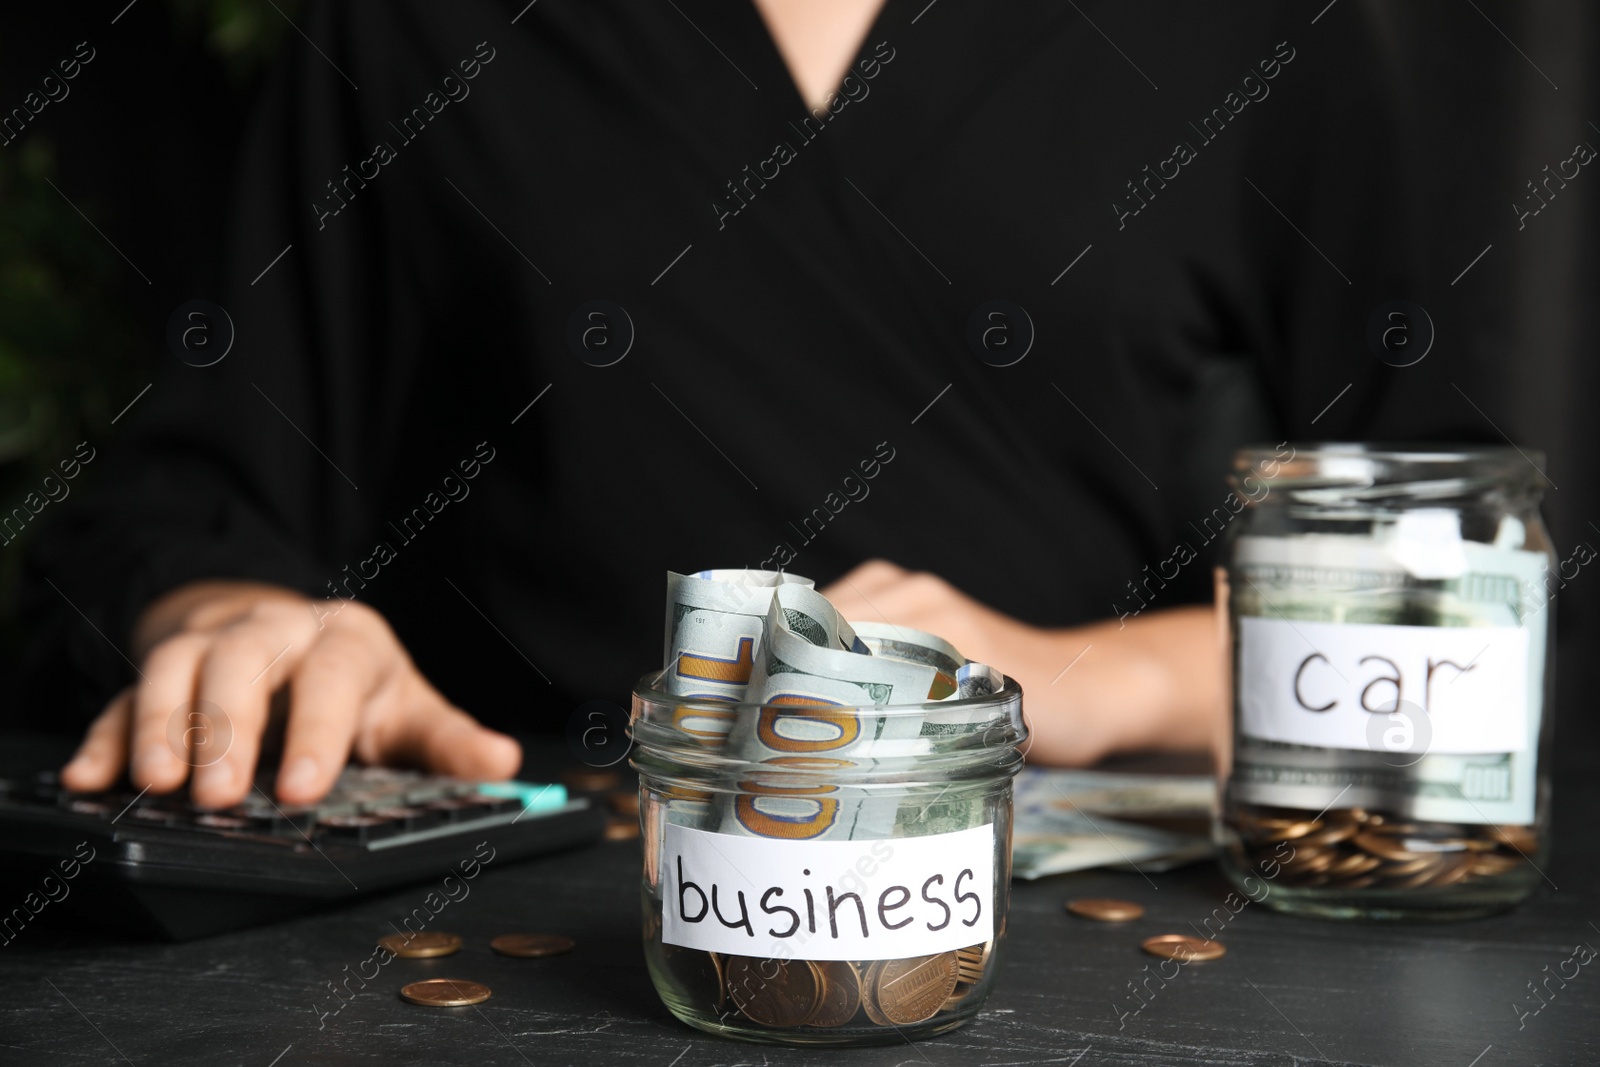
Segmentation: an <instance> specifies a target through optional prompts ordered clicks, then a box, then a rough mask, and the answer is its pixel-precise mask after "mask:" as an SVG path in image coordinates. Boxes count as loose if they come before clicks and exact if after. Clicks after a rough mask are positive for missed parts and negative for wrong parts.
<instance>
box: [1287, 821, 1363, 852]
mask: <svg viewBox="0 0 1600 1067" xmlns="http://www.w3.org/2000/svg"><path fill="white" fill-rule="evenodd" d="M1359 829H1361V828H1360V827H1359V826H1357V825H1356V824H1355V823H1353V822H1347V823H1337V824H1335V825H1333V826H1329V827H1325V828H1323V829H1321V830H1318V831H1316V832H1315V833H1310V834H1307V835H1306V836H1305V837H1302V838H1300V839H1299V840H1297V841H1296V842H1295V847H1297V848H1300V847H1304V846H1308V845H1309V846H1311V847H1313V848H1321V847H1323V846H1326V845H1337V844H1338V843H1339V842H1340V841H1344V840H1347V839H1348V838H1351V837H1354V836H1355V835H1356V831H1357V830H1359Z"/></svg>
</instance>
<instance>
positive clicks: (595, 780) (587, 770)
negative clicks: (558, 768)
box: [561, 767, 622, 793]
mask: <svg viewBox="0 0 1600 1067" xmlns="http://www.w3.org/2000/svg"><path fill="white" fill-rule="evenodd" d="M561 781H562V783H563V784H564V785H566V786H567V788H569V789H573V790H576V791H577V792H579V793H604V792H605V791H606V790H607V789H615V788H616V787H617V786H618V785H620V784H621V783H622V776H621V775H619V774H618V773H617V772H616V771H608V770H605V769H604V768H600V767H574V768H573V769H572V770H570V771H565V772H563V773H562V775H561Z"/></svg>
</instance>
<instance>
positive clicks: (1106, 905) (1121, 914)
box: [1067, 897, 1144, 923]
mask: <svg viewBox="0 0 1600 1067" xmlns="http://www.w3.org/2000/svg"><path fill="white" fill-rule="evenodd" d="M1067 910H1068V911H1070V912H1072V914H1074V915H1077V916H1079V917H1080V918H1084V919H1093V920H1094V921H1095V922H1100V923H1125V922H1131V921H1132V920H1134V919H1137V918H1139V916H1141V915H1143V914H1144V905H1142V904H1135V903H1134V902H1133V901H1131V900H1112V899H1110V898H1109V897H1087V898H1085V899H1083V900H1069V901H1067Z"/></svg>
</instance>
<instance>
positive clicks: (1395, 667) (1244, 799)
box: [1217, 444, 1556, 919]
mask: <svg viewBox="0 0 1600 1067" xmlns="http://www.w3.org/2000/svg"><path fill="white" fill-rule="evenodd" d="M1542 465H1543V457H1542V456H1540V455H1537V454H1532V453H1524V452H1522V451H1521V450H1518V449H1514V448H1478V447H1471V448H1440V449H1427V448H1424V447H1395V448H1383V447H1378V446H1369V445H1354V444H1352V445H1317V446H1291V445H1288V444H1283V445H1279V446H1277V447H1276V448H1262V449H1247V450H1244V451H1242V452H1240V453H1239V454H1238V455H1237V456H1236V457H1235V460H1234V469H1233V473H1232V475H1231V479H1230V481H1231V486H1232V495H1231V497H1230V499H1231V500H1236V501H1238V504H1239V507H1238V508H1237V509H1235V508H1233V507H1232V506H1231V505H1230V506H1229V508H1228V509H1227V510H1228V511H1230V512H1236V515H1231V516H1229V519H1231V521H1229V522H1225V523H1220V524H1219V525H1227V526H1228V528H1229V540H1228V543H1227V547H1226V551H1225V564H1224V565H1223V566H1221V567H1219V568H1218V572H1217V581H1218V596H1217V602H1218V606H1219V610H1222V611H1225V613H1226V624H1227V633H1228V637H1229V644H1230V650H1231V656H1230V664H1231V685H1230V689H1231V694H1232V705H1233V707H1232V730H1231V737H1230V740H1231V744H1230V745H1229V749H1228V752H1227V758H1226V760H1225V761H1224V768H1225V770H1224V785H1223V796H1222V804H1221V805H1220V807H1219V814H1218V825H1217V836H1218V839H1219V841H1220V842H1221V844H1222V845H1223V855H1222V865H1223V868H1224V870H1225V871H1226V873H1227V874H1228V876H1229V877H1230V878H1231V880H1232V881H1233V882H1234V884H1235V885H1236V886H1237V887H1238V888H1239V890H1240V892H1242V893H1245V894H1248V895H1249V896H1250V898H1251V899H1252V900H1255V901H1258V902H1261V903H1265V904H1267V905H1268V906H1269V907H1274V908H1278V909H1280V910H1284V911H1290V912H1298V913H1302V914H1309V915H1314V916H1321V917H1326V918H1360V919H1414V918H1435V919H1437V918H1466V917H1471V916H1476V915H1483V914H1488V913H1491V912H1495V911H1500V910H1503V909H1505V908H1508V907H1511V906H1513V905H1515V904H1516V903H1518V902H1519V901H1521V900H1522V899H1524V898H1525V897H1527V896H1528V894H1529V893H1531V892H1532V891H1533V889H1534V888H1535V887H1536V886H1537V885H1538V884H1539V882H1540V880H1541V878H1542V875H1541V873H1540V871H1541V870H1542V869H1543V868H1544V865H1545V862H1546V856H1547V854H1548V851H1549V811H1548V803H1549V793H1550V789H1549V764H1550V745H1551V714H1550V710H1551V709H1550V698H1551V694H1552V679H1551V673H1550V644H1551V637H1552V633H1551V629H1552V624H1553V621H1554V620H1553V616H1554V611H1553V604H1552V603H1551V597H1552V593H1553V589H1554V586H1555V584H1556V583H1554V582H1553V581H1552V580H1551V579H1552V567H1553V564H1554V560H1555V556H1554V553H1553V552H1552V548H1551V544H1550V540H1549V535H1548V533H1547V531H1546V530H1545V527H1544V524H1543V522H1542V520H1541V518H1540V514H1539V501H1540V498H1541V495H1542V493H1543V490H1544V487H1545V485H1546V481H1545V479H1544V476H1543V474H1542V473H1541V470H1540V468H1541V466H1542Z"/></svg>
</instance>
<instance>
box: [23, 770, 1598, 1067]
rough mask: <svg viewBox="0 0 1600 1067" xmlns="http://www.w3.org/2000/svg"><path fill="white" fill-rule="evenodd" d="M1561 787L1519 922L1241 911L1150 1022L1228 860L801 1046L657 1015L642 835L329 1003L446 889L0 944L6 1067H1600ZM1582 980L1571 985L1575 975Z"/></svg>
mask: <svg viewBox="0 0 1600 1067" xmlns="http://www.w3.org/2000/svg"><path fill="white" fill-rule="evenodd" d="M1556 784H1557V788H1556V797H1555V804H1556V854H1555V857H1554V859H1553V861H1552V862H1551V863H1550V864H1549V865H1548V866H1547V867H1546V869H1545V873H1546V874H1547V875H1548V876H1549V877H1548V879H1547V880H1546V881H1545V883H1544V884H1543V885H1541V887H1540V888H1539V890H1538V891H1537V892H1536V893H1535V894H1534V896H1533V897H1532V898H1531V899H1529V900H1528V901H1527V902H1525V903H1524V904H1523V905H1522V906H1521V907H1519V908H1517V909H1516V910H1514V911H1512V912H1510V913H1508V914H1503V915H1499V916H1495V917H1492V918H1488V919H1478V920H1473V921H1467V922H1458V923H1448V924H1426V925H1415V924H1405V925H1401V924H1358V923H1335V922H1323V921H1317V920H1311V919H1302V918H1294V917H1289V916H1285V915H1280V914H1276V913H1274V912H1271V911H1269V910H1267V908H1266V907H1264V906H1261V905H1256V904H1251V905H1247V906H1245V907H1244V908H1243V909H1242V910H1240V911H1239V912H1238V914H1237V915H1234V916H1233V917H1232V919H1231V920H1230V921H1229V922H1228V924H1227V927H1226V930H1225V933H1224V934H1223V935H1222V936H1221V938H1220V939H1221V940H1223V941H1224V942H1225V943H1226V945H1227V949H1228V951H1227V955H1226V956H1225V957H1224V958H1222V959H1220V960H1216V961H1212V962H1206V963H1194V964H1191V965H1189V966H1186V967H1184V968H1183V969H1182V971H1181V972H1180V973H1179V975H1178V977H1177V978H1175V979H1173V980H1171V981H1170V982H1167V983H1166V984H1165V987H1164V988H1162V987H1161V986H1160V983H1159V982H1158V981H1151V982H1150V983H1149V984H1148V986H1147V987H1145V988H1147V989H1150V990H1154V993H1153V994H1152V993H1148V992H1147V993H1145V994H1144V998H1145V1000H1144V1004H1145V1006H1144V1007H1143V1009H1142V1010H1140V1011H1139V1012H1138V1013H1137V1014H1131V1013H1130V1011H1129V1010H1130V1008H1131V1007H1132V1006H1133V1004H1134V1000H1133V994H1132V992H1131V989H1130V983H1134V982H1136V981H1141V980H1143V979H1144V978H1146V977H1147V976H1149V975H1151V974H1153V973H1154V972H1155V967H1154V966H1150V969H1149V970H1146V967H1147V966H1149V965H1152V964H1155V963H1156V962H1157V961H1155V960H1153V959H1152V958H1151V957H1149V956H1146V955H1144V954H1143V953H1142V952H1140V950H1139V943H1140V941H1141V940H1143V939H1144V938H1145V937H1148V936H1150V935H1152V934H1158V933H1173V932H1176V933H1190V932H1192V926H1191V924H1200V923H1202V922H1203V921H1204V920H1205V919H1206V917H1208V916H1210V915H1211V914H1212V913H1213V911H1214V909H1216V908H1218V907H1220V906H1222V902H1223V898H1224V897H1225V896H1226V895H1227V893H1228V886H1227V885H1226V883H1225V882H1224V881H1223V879H1222V877H1221V876H1220V874H1219V873H1218V872H1217V871H1216V869H1215V867H1214V866H1212V865H1211V864H1201V865H1196V866H1192V867H1189V868H1187V869H1184V870H1180V871H1174V872H1170V873H1166V874H1152V875H1150V876H1149V878H1148V879H1147V878H1145V877H1144V876H1141V875H1139V874H1135V873H1123V872H1116V871H1091V872H1083V873H1077V874H1070V875H1062V876H1058V877H1054V878H1049V879H1045V880H1042V881H1038V882H1032V883H1018V884H1017V885H1016V886H1015V887H1014V889H1013V893H1012V898H1011V917H1010V921H1009V926H1008V933H1007V939H1006V943H1005V947H1004V950H1003V956H1002V959H1001V962H1000V972H999V980H998V983H997V986H996V989H995V992H994V995H993V996H992V997H991V998H990V1000H989V1003H988V1005H987V1006H986V1007H985V1009H984V1011H983V1012H982V1013H981V1014H980V1015H979V1016H978V1017H977V1019H975V1020H974V1021H973V1022H972V1023H970V1024H969V1025H968V1026H967V1027H965V1028H963V1029H961V1030H958V1031H955V1032H953V1033H950V1034H946V1035H944V1036H942V1037H938V1038H934V1039H931V1040H926V1041H919V1042H916V1043H915V1044H912V1043H909V1042H908V1043H905V1044H900V1045H891V1046H884V1047H878V1048H864V1049H843V1050H839V1049H789V1048H776V1047H769V1046H757V1045H749V1044H744V1043H739V1042H734V1041H730V1040H727V1039H723V1038H717V1037H712V1036H709V1035H706V1034H702V1033H699V1032H698V1031H695V1030H691V1029H690V1028H688V1027H686V1026H684V1025H683V1024H681V1023H679V1022H677V1021H676V1020H675V1019H673V1018H672V1017H671V1016H670V1015H669V1014H668V1013H667V1011H666V1009H665V1008H663V1007H662V1005H661V1002H660V1001H659V1000H658V999H657V997H656V994H655V992H654V990H653V988H652V987H651V984H650V979H649V976H648V975H647V973H646V971H645V966H644V960H643V957H642V955H641V952H640V941H639V903H638V902H639V882H638V880H639V864H640V851H639V843H638V842H637V841H623V842H612V843H604V844H599V845H595V846H593V847H589V848H585V849H580V850H576V851H571V852H567V853H563V854H559V855H554V856H548V857H543V858H539V859H534V860H530V861H527V862H523V863H520V864H514V865H505V866H499V865H492V864H491V865H490V866H489V867H488V868H486V869H485V870H484V872H483V873H482V875H481V876H480V877H479V878H478V879H477V880H476V881H475V882H473V883H471V892H470V895H468V896H467V897H465V898H463V899H461V900H459V901H456V902H453V903H450V904H448V905H447V911H445V912H441V913H440V914H439V915H438V916H437V917H436V919H435V921H434V923H433V924H432V926H431V927H430V928H431V929H437V930H446V931H451V932H454V933H457V934H460V935H461V936H462V938H463V939H465V942H466V945H465V947H464V948H463V949H462V951H461V952H459V953H457V954H456V955H453V956H449V957H445V958H441V959H432V960H404V959H397V960H394V961H393V962H391V963H389V964H388V965H387V966H386V967H384V968H383V969H382V970H381V971H380V972H379V974H378V976H377V978H375V979H373V980H372V981H370V982H369V983H367V985H366V987H365V988H361V987H360V986H359V985H358V984H357V983H356V982H351V983H350V988H352V989H355V990H356V992H355V994H354V996H353V997H352V998H350V999H348V1000H345V1001H341V1000H337V999H336V998H335V997H334V996H333V994H332V992H331V986H332V985H333V984H337V983H339V982H340V981H342V980H344V979H345V978H346V977H347V976H348V975H350V974H353V973H355V972H356V970H357V967H358V965H359V964H361V963H362V962H363V961H365V960H366V959H367V958H368V957H369V956H370V955H371V953H372V946H373V943H374V939H375V938H377V937H379V936H380V935H382V934H385V933H387V932H389V931H390V930H392V929H393V927H392V926H391V925H390V924H391V922H396V921H399V920H400V919H401V918H403V917H404V916H405V915H406V914H408V913H409V912H410V911H411V910H412V909H413V908H416V907H418V906H420V905H421V904H422V900H423V897H424V896H425V895H426V894H427V893H428V891H429V890H430V888H431V887H430V886H428V885H417V886H414V887H411V888H408V889H403V890H399V891H396V892H392V893H388V894H385V895H382V896H378V897H372V898H368V899H366V900H363V901H360V902H358V903H355V904H352V905H349V906H346V907H343V908H340V909H338V910H335V911H330V912H324V913H321V914H316V915H310V916H306V917H303V918H300V919H296V920H292V921H288V922H282V923H278V924H276V925H272V926H266V927H258V928H254V929H247V930H240V931H235V932H232V933H227V934H222V935H219V936H215V937H211V938H206V939H203V940H198V941H191V942H188V943H183V944H161V943H153V942H134V941H109V940H107V939H106V938H105V937H104V936H103V935H94V934H88V933H81V932H74V931H63V930H54V929H49V928H45V927H41V926H30V927H29V928H27V929H26V930H25V931H23V933H22V934H21V935H20V936H18V937H17V938H16V939H15V940H14V941H11V942H10V943H9V944H7V945H5V946H4V947H0V1019H3V1020H4V1021H3V1023H0V1064H27V1065H34V1064H41V1065H50V1064H82V1065H90V1064H108V1065H109V1064H123V1063H127V1064H136V1065H144V1064H160V1065H187V1064H204V1065H207V1067H210V1065H242V1067H302V1065H313V1064H325V1065H334V1064H339V1065H345V1064H350V1065H357V1064H360V1065H366V1064H429V1065H434V1064H462V1065H471V1067H491V1065H504V1067H521V1065H528V1064H539V1065H545V1064H608V1065H618V1067H622V1065H631V1064H639V1065H645V1067H713V1065H720V1067H731V1065H736V1064H752V1065H753V1064H763V1065H764V1064H774V1065H777V1064H794V1065H802V1064H805V1065H809V1064H828V1065H835V1064H843V1065H853V1064H862V1065H866V1064H873V1065H878V1064H882V1065H886V1067H888V1065H896V1067H897V1065H901V1064H912V1065H927V1067H946V1065H951V1067H955V1065H963V1067H965V1065H990V1067H1002V1065H1004V1067H1024V1065H1033V1064H1039V1065H1043V1064H1061V1065H1070V1064H1081V1065H1082V1067H1093V1065H1096V1064H1182V1065H1186V1067H1187V1065H1200V1064H1206V1065H1215V1064H1250V1065H1263V1067H1264V1065H1268V1064H1273V1065H1278V1064H1299V1063H1338V1064H1381V1065H1385V1067H1389V1065H1393V1067H1412V1065H1416V1064H1442V1065H1452V1067H1474V1065H1476V1067H1497V1065H1500V1064H1513V1063H1514V1064H1594V1063H1600V1017H1597V1015H1596V1010H1595V1009H1596V1007H1597V1005H1600V968H1597V969H1596V970H1595V971H1594V972H1590V971H1589V970H1588V968H1587V966H1586V965H1583V966H1579V965H1578V964H1575V963H1572V962H1568V961H1570V960H1572V959H1574V953H1575V950H1576V949H1578V948H1580V947H1583V946H1587V945H1600V927H1597V926H1596V925H1595V923H1596V922H1600V888H1597V884H1596V883H1597V879H1596V875H1597V873H1600V871H1597V869H1596V867H1597V863H1596V857H1595V855H1594V852H1593V851H1592V850H1591V849H1590V848H1589V847H1588V839H1589V836H1590V835H1589V832H1588V830H1589V827H1590V826H1592V825H1593V823H1594V820H1595V818H1596V816H1597V815H1600V784H1597V783H1596V782H1595V781H1594V780H1593V776H1592V775H1590V774H1585V773H1582V772H1581V771H1575V772H1574V773H1571V774H1561V775H1558V778H1557V783H1556ZM1086 896H1109V897H1121V898H1125V899H1128V900H1134V901H1138V902H1140V903H1142V904H1143V905H1144V906H1145V907H1146V909H1147V912H1146V914H1145V916H1144V917H1143V918H1141V919H1139V920H1137V921H1135V922H1131V923H1126V924H1121V925H1104V924H1098V923H1092V922H1087V921H1084V920H1081V919H1078V918H1075V917H1074V916H1071V915H1068V914H1066V913H1065V912H1064V911H1063V910H1062V903H1063V901H1064V900H1065V899H1067V898H1069V897H1086ZM1235 906H1237V903H1236V902H1235ZM513 931H543V932H553V933H563V934H567V935H569V936H571V937H572V938H574V939H575V940H576V941H577V943H578V944H577V948H576V949H575V950H574V951H573V952H571V953H569V954H567V955H564V956H557V957H551V958H547V959H533V960H520V959H510V958H505V957H501V956H497V955H495V954H493V953H492V952H490V950H489V947H488V941H489V939H490V938H491V937H494V936H495V935H497V934H501V933H507V932H513ZM1592 955H1593V950H1592V949H1588V948H1585V951H1584V953H1583V954H1582V955H1580V956H1578V957H1577V958H1578V959H1585V958H1586V957H1588V956H1592ZM347 967H348V968H349V970H348V971H347V970H346V969H345V968H347ZM1574 967H1577V974H1576V976H1575V977H1568V978H1567V979H1565V980H1564V981H1563V980H1562V979H1561V978H1560V977H1559V976H1556V974H1557V972H1558V971H1560V972H1562V973H1565V974H1567V975H1569V976H1570V975H1571V974H1572V971H1573V969H1574ZM426 977H452V978H467V979H472V980H474V981H478V982H482V983H484V984H486V985H488V986H489V987H490V988H491V989H493V991H494V995H493V997H492V999H490V1000H489V1001H487V1002H486V1003H484V1004H482V1005H480V1006H479V1007H476V1008H471V1007H469V1008H455V1009H435V1008H423V1007H417V1006H414V1005H411V1004H407V1003H405V1002H403V1001H401V1000H400V998H399V996H398V995H397V993H398V990H399V988H400V986H401V985H402V984H404V983H405V982H409V981H413V980H416V979H418V978H426ZM1535 989H1537V990H1538V991H1539V995H1540V998H1541V999H1535V994H1534V992H1533V990H1535ZM336 1007H337V1008H338V1010H337V1012H336V1013H335V1012H334V1011H333V1009H334V1008H336Z"/></svg>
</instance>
